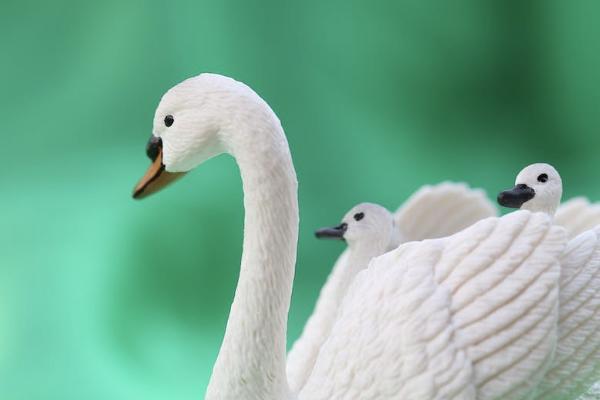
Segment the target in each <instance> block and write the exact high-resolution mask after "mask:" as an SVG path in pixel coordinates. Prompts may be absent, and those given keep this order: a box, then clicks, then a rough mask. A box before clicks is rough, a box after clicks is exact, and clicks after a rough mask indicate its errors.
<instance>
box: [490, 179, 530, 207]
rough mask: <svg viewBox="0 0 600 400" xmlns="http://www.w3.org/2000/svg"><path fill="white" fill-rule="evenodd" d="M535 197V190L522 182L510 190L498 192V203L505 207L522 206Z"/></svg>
mask: <svg viewBox="0 0 600 400" xmlns="http://www.w3.org/2000/svg"><path fill="white" fill-rule="evenodd" d="M534 197H535V190H533V188H531V187H529V186H527V185H525V184H523V183H521V184H518V185H517V186H515V187H514V188H512V189H510V190H505V191H503V192H500V193H498V204H500V205H501V206H504V207H510V208H521V206H522V205H523V204H524V203H526V202H527V201H529V200H531V199H533V198H534Z"/></svg>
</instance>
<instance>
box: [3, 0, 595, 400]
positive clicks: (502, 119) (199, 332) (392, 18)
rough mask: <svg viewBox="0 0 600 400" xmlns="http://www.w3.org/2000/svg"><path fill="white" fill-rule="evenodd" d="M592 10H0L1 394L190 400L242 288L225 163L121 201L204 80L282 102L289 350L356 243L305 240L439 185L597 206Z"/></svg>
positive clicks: (568, 5) (502, 5)
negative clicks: (289, 174) (152, 143)
mask: <svg viewBox="0 0 600 400" xmlns="http://www.w3.org/2000/svg"><path fill="white" fill-rule="evenodd" d="M599 14H600V3H598V2H593V1H577V2H560V1H553V0H550V1H544V2H541V1H538V2H519V1H480V0H459V1H452V2H440V1H433V0H419V1H416V0H415V1H405V0H402V1H396V0H389V1H379V2H354V1H346V0H344V1H342V0H334V1H320V0H306V1H296V2H291V1H281V0H270V1H262V2H256V1H241V0H239V1H231V0H223V1H212V2H208V1H198V0H194V1H192V0H188V1H141V0H139V1H117V0H107V1H95V2H92V1H62V0H55V1H51V2H43V1H27V0H26V1H22V0H19V1H16V0H8V1H7V0H3V1H2V2H1V4H0V49H1V62H0V110H1V111H0V115H1V116H2V145H1V146H0V155H1V160H2V168H0V183H1V186H0V188H1V189H0V227H1V229H0V399H2V400H75V399H77V400H80V399H86V400H94V399H98V400H105V399H112V400H122V399H123V400H124V399H127V400H132V399H133V400H136V399H144V400H152V399H170V400H179V399H199V398H201V397H202V393H203V392H204V389H205V387H206V383H207V381H208V378H209V376H210V371H211V366H212V363H213V361H214V359H215V356H216V353H217V350H218V346H219V343H220V340H221V337H222V332H223V329H224V324H225V321H226V317H227V312H228V309H229V304H230V301H231V298H232V295H233V290H234V287H235V283H236V278H237V273H238V271H237V269H238V262H239V256H240V251H241V239H242V237H241V235H242V219H243V210H242V197H241V196H242V192H241V185H240V180H239V176H238V171H237V169H236V167H235V165H234V163H233V161H232V160H231V159H230V158H228V157H221V158H219V159H216V160H213V161H211V162H209V163H207V164H206V165H204V166H203V167H202V168H201V169H199V170H198V171H195V172H194V173H192V174H189V176H187V177H186V178H185V179H183V180H182V181H181V182H179V183H178V184H177V185H175V186H173V187H172V188H170V189H169V190H168V191H166V192H164V193H161V194H160V195H158V196H156V197H153V198H150V199H148V200H145V201H143V202H134V201H133V200H131V198H130V193H131V189H132V186H133V184H134V183H135V182H136V180H137V179H138V178H139V177H140V176H141V174H142V173H143V171H144V169H145V168H146V166H147V164H148V160H147V159H146V158H145V155H144V145H145V142H146V140H147V139H148V137H149V135H150V130H151V124H152V116H153V113H154V108H155V106H156V104H157V103H158V101H159V99H160V96H161V94H162V93H163V92H164V91H165V90H167V89H168V88H169V87H171V86H172V85H174V84H176V83H177V82H179V81H181V80H183V79H185V78H187V77H189V76H192V75H195V74H198V73H200V72H203V71H212V72H219V73H222V74H226V75H230V76H233V77H235V78H237V79H239V80H242V81H244V82H246V83H248V84H249V85H250V86H252V87H253V88H254V89H255V90H256V91H257V92H258V93H259V94H261V95H262V96H263V97H264V98H265V99H266V100H267V101H268V102H269V104H271V106H272V107H273V109H274V110H275V111H276V113H277V114H278V115H279V117H280V119H281V121H282V122H283V125H284V127H285V129H286V132H287V134H288V138H289V142H290V145H291V147H292V152H293V155H294V161H295V164H296V168H297V171H298V175H299V181H300V204H301V232H300V243H299V255H298V267H297V274H296V281H295V289H294V296H293V303H292V309H291V313H290V328H289V331H290V339H291V340H292V339H294V338H295V337H297V336H298V334H299V333H300V330H301V327H302V326H303V324H304V321H305V320H306V318H307V316H308V315H309V313H310V312H311V309H312V306H313V303H314V300H315V298H316V296H317V294H318V290H319V288H320V287H321V286H322V284H323V282H324V280H325V277H326V276H327V274H328V272H329V269H330V267H331V265H332V264H333V262H334V260H335V258H336V257H337V255H338V254H339V252H340V251H341V250H342V245H341V244H336V243H324V242H318V241H317V240H315V239H314V238H313V236H312V231H313V230H314V229H315V228H317V227H319V226H322V225H328V224H332V223H336V222H337V221H338V220H339V218H340V217H341V216H342V215H343V214H344V213H345V212H346V211H347V210H348V209H349V208H350V207H351V206H353V205H354V204H356V203H358V202H360V201H374V202H379V203H381V204H383V205H385V206H387V207H390V208H395V207H397V206H398V205H399V204H400V203H401V202H402V201H403V200H404V199H405V198H406V197H407V196H408V195H409V194H410V193H412V192H413V191H414V190H416V189H417V188H418V187H419V186H420V185H422V184H424V183H435V182H439V181H442V180H446V179H453V180H465V181H467V182H469V183H471V184H472V185H474V186H478V187H483V188H485V189H486V190H487V191H488V193H490V195H491V196H494V195H495V193H497V192H498V191H499V190H500V189H503V188H506V187H508V186H510V185H511V184H512V182H513V179H514V176H515V174H516V173H517V171H518V170H519V169H520V168H521V167H523V166H524V165H526V164H529V163H531V162H537V161H547V162H551V163H553V164H554V165H555V166H556V167H557V168H558V169H559V170H560V172H561V173H562V175H563V179H564V182H565V191H566V197H570V196H573V195H578V194H585V195H587V196H589V197H590V198H592V199H594V200H600V185H599V184H598V171H599V168H600V161H599V157H598V149H599V145H600V134H599V128H600V112H599V109H598V105H599V104H600V79H599V78H598V75H599V71H600V51H599V49H598V40H597V38H598V35H599V34H600V24H599V23H598V21H599V20H600V18H599V17H600V15H599Z"/></svg>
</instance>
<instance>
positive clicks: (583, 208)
mask: <svg viewBox="0 0 600 400" xmlns="http://www.w3.org/2000/svg"><path fill="white" fill-rule="evenodd" d="M554 222H555V223H556V224H557V225H560V226H564V227H565V229H566V230H567V234H568V235H569V237H571V238H573V237H575V236H577V235H579V234H580V233H582V232H585V231H587V230H590V229H593V228H595V227H596V226H598V225H600V204H598V203H590V201H589V200H588V199H586V198H585V197H575V198H572V199H570V200H569V201H566V202H564V203H563V204H561V205H560V207H558V210H557V211H556V216H555V217H554Z"/></svg>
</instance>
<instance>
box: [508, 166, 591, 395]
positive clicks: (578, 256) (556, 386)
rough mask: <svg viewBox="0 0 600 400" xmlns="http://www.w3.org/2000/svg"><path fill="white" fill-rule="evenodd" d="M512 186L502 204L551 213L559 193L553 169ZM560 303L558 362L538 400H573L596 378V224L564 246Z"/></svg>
mask: <svg viewBox="0 0 600 400" xmlns="http://www.w3.org/2000/svg"><path fill="white" fill-rule="evenodd" d="M515 183H516V186H515V187H514V188H513V189H511V190H507V191H504V192H501V193H500V194H499V195H498V201H499V203H500V204H501V205H505V206H509V207H517V208H522V209H528V210H531V211H544V212H547V213H548V214H550V215H551V216H552V215H553V214H554V210H556V209H557V208H558V205H559V203H560V198H561V194H562V180H561V178H560V175H559V173H558V171H556V169H555V168H554V167H552V166H551V165H549V164H543V163H539V164H532V165H529V166H527V167H525V168H524V169H523V170H522V171H521V172H520V173H519V175H518V176H517V179H516V182H515ZM573 217H576V216H575V215H573ZM563 222H565V221H563ZM578 226H579V227H581V226H585V224H581V223H579V224H578ZM559 304H560V308H559V325H558V329H559V340H558V347H557V351H556V358H555V360H554V362H553V364H552V367H551V369H550V371H549V372H548V373H547V374H546V376H545V378H544V381H543V384H542V385H541V388H540V392H539V394H538V396H537V397H536V398H538V399H548V398H559V399H574V398H576V397H577V396H578V395H580V394H581V393H583V392H585V391H586V390H587V389H589V388H590V387H591V386H592V385H593V384H594V383H595V382H597V381H599V380H600V226H596V227H595V228H592V229H589V230H586V231H583V232H582V233H580V234H579V235H578V236H576V237H575V238H574V239H572V240H571V241H570V242H569V243H568V245H567V248H566V250H565V253H564V254H563V255H562V257H561V278H560V297H559Z"/></svg>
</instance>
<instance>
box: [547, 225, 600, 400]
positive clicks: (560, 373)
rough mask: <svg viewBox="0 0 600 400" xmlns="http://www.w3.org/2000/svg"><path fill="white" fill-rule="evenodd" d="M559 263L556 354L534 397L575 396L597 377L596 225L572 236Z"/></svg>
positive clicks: (599, 281)
mask: <svg viewBox="0 0 600 400" xmlns="http://www.w3.org/2000/svg"><path fill="white" fill-rule="evenodd" d="M561 267H562V270H561V278H560V300H559V301H560V314H559V325H558V335H559V340H558V347H557V351H556V358H555V360H554V362H553V364H552V367H551V369H550V370H549V371H548V373H547V374H546V376H545V378H544V381H543V384H542V385H541V388H540V390H539V393H538V394H537V396H536V399H575V398H577V396H578V395H580V394H582V393H583V392H585V391H586V390H587V389H589V388H590V387H591V386H592V385H593V384H594V382H596V381H598V380H599V379H600V291H599V290H598V288H600V228H596V229H594V230H589V231H586V232H584V233H582V234H580V235H579V236H577V237H576V238H575V239H572V240H571V241H570V242H569V244H568V246H567V249H566V250H565V253H564V255H563V256H562V261H561Z"/></svg>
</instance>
